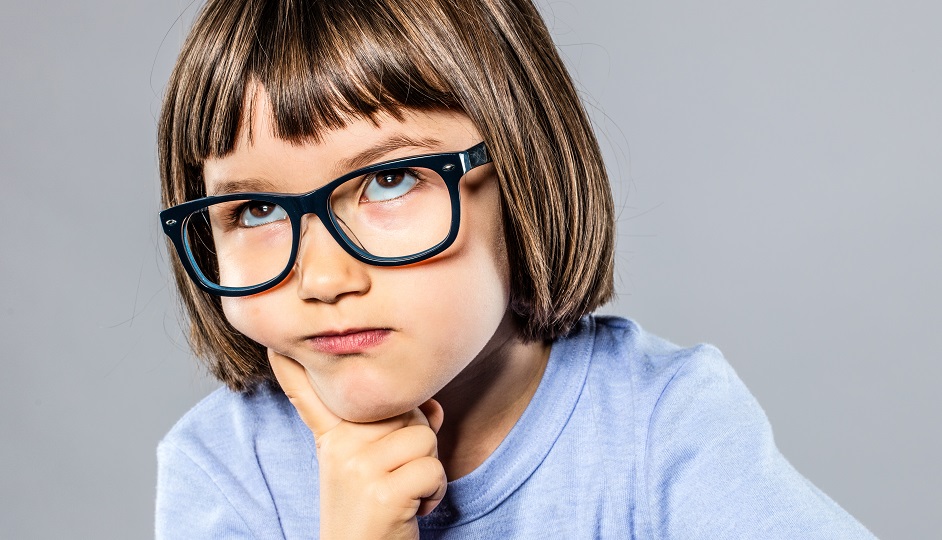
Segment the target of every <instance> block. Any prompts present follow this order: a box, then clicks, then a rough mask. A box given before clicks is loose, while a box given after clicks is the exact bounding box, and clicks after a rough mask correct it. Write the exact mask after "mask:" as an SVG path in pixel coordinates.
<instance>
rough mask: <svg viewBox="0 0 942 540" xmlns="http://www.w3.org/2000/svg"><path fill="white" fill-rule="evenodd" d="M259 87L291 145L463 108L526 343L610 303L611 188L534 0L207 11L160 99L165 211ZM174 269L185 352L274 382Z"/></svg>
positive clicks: (224, 370) (244, 1) (246, 384)
mask: <svg viewBox="0 0 942 540" xmlns="http://www.w3.org/2000/svg"><path fill="white" fill-rule="evenodd" d="M255 81H257V82H258V83H260V84H261V86H262V87H264V89H265V90H266V91H267V92H268V93H269V95H270V99H271V104H272V110H273V117H274V124H275V129H276V135H277V136H279V137H281V138H283V139H286V140H288V141H292V142H306V141H317V140H319V137H320V136H321V135H322V134H323V133H324V132H325V131H327V130H331V129H337V128H341V127H343V126H344V125H345V124H346V123H347V122H348V121H349V120H350V119H352V118H358V117H369V118H376V115H378V114H380V113H387V114H391V115H393V116H395V117H401V113H402V111H403V109H404V108H416V109H436V108H438V109H440V108H447V109H453V110H461V111H463V112H464V113H465V114H467V115H468V116H469V117H470V118H471V120H472V121H473V122H474V124H475V125H476V126H477V127H478V130H479V132H480V133H481V135H482V136H483V138H484V140H485V141H486V143H487V148H488V151H489V152H490V154H491V156H492V158H493V161H494V165H495V168H496V173H497V177H498V182H499V185H500V193H501V205H502V211H503V216H504V224H505V227H506V230H505V236H506V240H507V248H508V256H509V259H510V261H509V262H510V268H511V308H512V309H513V311H514V313H515V314H516V315H517V316H518V318H519V321H520V327H521V328H522V332H523V337H524V338H525V339H528V340H541V339H542V340H548V339H554V338H556V337H559V336H561V335H564V334H565V333H566V332H568V331H569V330H570V329H571V328H572V326H573V325H574V324H575V322H576V321H577V320H578V319H579V318H580V317H582V316H583V315H585V314H586V313H589V312H590V311H592V310H593V309H595V308H596V307H598V306H600V305H601V304H603V303H604V302H606V301H608V300H609V299H610V298H611V296H612V288H613V287H612V273H613V251H614V217H613V205H612V200H611V193H610V189H609V184H608V178H607V176H606V173H605V169H604V166H603V163H602V157H601V153H600V151H599V148H598V143H597V141H596V139H595V136H594V134H593V132H592V128H591V125H590V124H589V122H588V120H587V118H586V115H585V111H584V110H583V108H582V104H581V103H580V101H579V98H578V96H577V94H576V91H575V88H574V87H573V84H572V80H571V79H570V77H569V74H568V73H567V72H566V69H565V67H564V66H563V63H562V61H561V60H560V58H559V55H558V54H557V52H556V49H555V47H554V45H553V42H552V40H551V38H550V36H549V32H548V31H547V29H546V26H545V25H544V23H543V20H542V19H541V18H540V15H539V13H538V12H537V10H536V8H535V7H534V6H533V4H532V3H531V0H317V1H315V0H241V1H234V0H211V1H210V2H209V3H208V4H207V5H206V6H205V7H204V8H203V9H202V11H201V12H200V14H199V16H198V18H197V20H196V22H195V24H194V26H193V29H192V30H191V32H190V35H189V37H188V38H187V40H186V42H185V44H184V46H183V51H182V52H181V53H180V57H179V59H178V60H177V64H176V67H175V69H174V71H173V74H172V75H171V77H170V81H169V84H168V87H167V92H166V96H165V99H164V104H163V111H162V113H161V118H160V126H159V133H158V145H159V153H160V173H161V180H162V202H163V204H164V205H165V206H172V205H175V204H180V203H182V202H184V201H188V200H192V199H195V198H199V197H201V196H203V195H204V194H205V193H204V189H205V188H204V185H203V180H202V175H201V171H202V164H203V162H204V160H206V159H207V158H209V157H213V156H225V155H226V154H228V153H229V152H231V151H232V150H233V148H234V146H235V142H236V137H237V134H238V131H239V129H240V122H242V121H243V115H244V114H246V113H247V111H244V110H243V108H244V100H245V93H246V91H247V88H248V87H249V84H250V83H252V82H255ZM243 127H244V126H243ZM172 260H173V272H174V275H175V278H176V283H177V287H178V289H179V291H180V294H181V297H182V300H183V305H184V308H185V310H186V314H187V316H188V317H189V321H190V341H191V345H192V346H193V348H194V351H195V352H196V354H197V355H198V356H200V357H202V358H204V359H206V360H207V361H208V363H209V366H210V370H211V371H212V373H213V374H214V375H215V376H216V377H217V378H219V379H220V380H221V381H223V382H224V383H226V384H227V385H228V386H229V387H230V388H232V389H233V390H236V391H246V390H251V388H252V387H253V386H254V385H256V384H258V383H260V382H265V381H267V382H272V381H273V380H274V377H273V375H272V373H271V371H270V367H269V365H268V360H267V356H266V352H265V350H264V348H263V347H261V346H260V345H259V344H257V343H255V342H254V341H252V340H250V339H248V338H247V337H245V336H244V335H242V334H241V333H239V332H238V331H236V330H235V329H234V328H232V326H231V325H229V323H228V322H227V321H226V319H225V316H224V315H223V312H222V308H221V303H220V300H219V298H218V297H215V296H213V295H211V294H207V293H205V292H203V291H201V290H199V289H198V288H197V287H196V286H195V285H194V284H193V283H192V282H191V281H190V279H189V278H188V277H187V275H186V273H185V272H184V271H183V268H182V267H181V265H180V262H179V261H178V260H177V259H176V257H172Z"/></svg>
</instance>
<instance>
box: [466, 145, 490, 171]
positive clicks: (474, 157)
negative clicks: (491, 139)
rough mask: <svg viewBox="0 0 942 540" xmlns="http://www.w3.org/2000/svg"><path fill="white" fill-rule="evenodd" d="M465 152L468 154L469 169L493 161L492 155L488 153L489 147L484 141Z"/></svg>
mask: <svg viewBox="0 0 942 540" xmlns="http://www.w3.org/2000/svg"><path fill="white" fill-rule="evenodd" d="M465 153H466V154H467V155H468V169H467V170H468V171H470V170H471V169H473V168H475V167H479V166H481V165H484V164H485V163H490V162H491V156H490V155H489V154H488V153H487V147H486V146H485V145H484V143H483V142H481V143H479V144H476V145H474V146H472V147H471V148H468V149H467V150H466V151H465Z"/></svg>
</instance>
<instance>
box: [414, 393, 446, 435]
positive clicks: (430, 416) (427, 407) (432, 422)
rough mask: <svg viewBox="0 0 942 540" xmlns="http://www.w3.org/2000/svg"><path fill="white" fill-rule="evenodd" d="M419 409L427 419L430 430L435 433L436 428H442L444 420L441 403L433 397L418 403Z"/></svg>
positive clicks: (436, 432)
mask: <svg viewBox="0 0 942 540" xmlns="http://www.w3.org/2000/svg"><path fill="white" fill-rule="evenodd" d="M419 410H420V411H422V414H424V415H425V418H426V420H428V426H429V427H430V428H432V431H434V432H435V434H436V435H437V434H438V430H440V429H441V428H442V422H443V421H444V420H445V411H444V409H442V405H441V403H439V402H438V401H436V400H434V399H429V400H428V401H426V402H425V403H423V404H421V405H419Z"/></svg>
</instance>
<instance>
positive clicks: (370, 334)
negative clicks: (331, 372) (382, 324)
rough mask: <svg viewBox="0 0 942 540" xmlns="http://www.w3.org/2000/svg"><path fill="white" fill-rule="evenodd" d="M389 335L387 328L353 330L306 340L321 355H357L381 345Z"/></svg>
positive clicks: (323, 334) (328, 333) (315, 336)
mask: <svg viewBox="0 0 942 540" xmlns="http://www.w3.org/2000/svg"><path fill="white" fill-rule="evenodd" d="M391 333H392V331H391V330H389V329H388V328H353V329H349V330H341V331H339V332H324V333H321V334H317V335H314V336H311V337H309V338H307V343H308V345H310V346H311V348H313V349H314V350H315V351H317V352H320V353H323V354H329V355H335V356H341V355H350V354H359V353H363V352H366V351H367V350H369V349H372V348H374V347H377V346H379V345H381V344H382V343H383V342H384V341H386V338H388V337H389V335H390V334H391Z"/></svg>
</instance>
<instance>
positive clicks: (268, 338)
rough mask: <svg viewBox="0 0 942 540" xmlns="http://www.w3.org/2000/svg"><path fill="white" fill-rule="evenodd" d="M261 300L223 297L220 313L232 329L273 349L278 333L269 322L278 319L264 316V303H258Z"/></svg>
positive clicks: (258, 298)
mask: <svg viewBox="0 0 942 540" xmlns="http://www.w3.org/2000/svg"><path fill="white" fill-rule="evenodd" d="M261 299H262V298H261V297H251V296H249V297H242V298H232V297H223V298H222V311H223V313H224V314H225V316H226V320H227V321H229V324H231V325H232V326H233V328H235V329H236V330H238V331H239V332H242V333H243V334H245V335H246V337H248V338H249V339H251V340H253V341H256V342H258V343H260V344H262V345H263V346H265V347H273V346H274V345H275V344H276V343H277V341H278V340H277V336H278V334H279V332H278V329H277V328H276V327H275V326H274V325H273V324H271V322H274V321H276V320H278V319H277V318H276V317H267V316H265V313H266V310H265V306H266V303H265V302H264V301H260V300H261ZM282 332H283V331H282Z"/></svg>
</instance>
